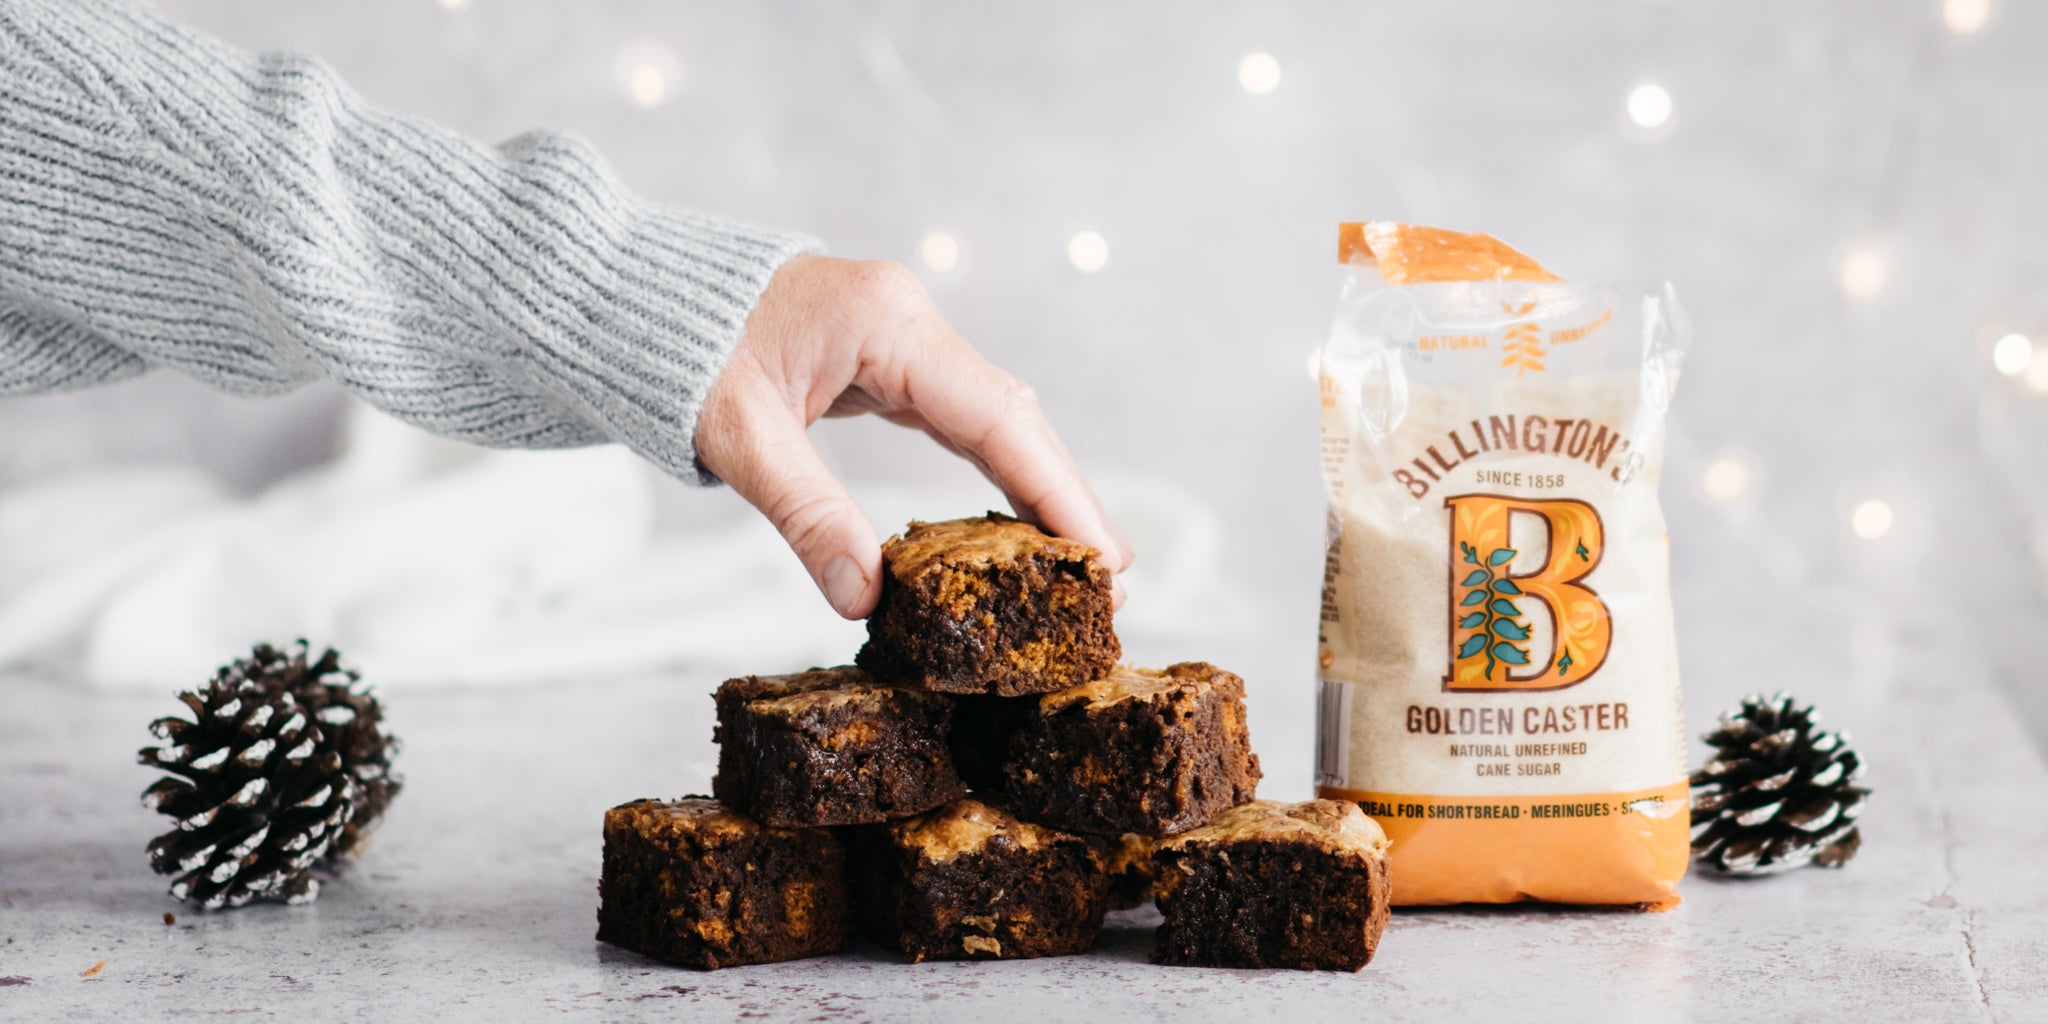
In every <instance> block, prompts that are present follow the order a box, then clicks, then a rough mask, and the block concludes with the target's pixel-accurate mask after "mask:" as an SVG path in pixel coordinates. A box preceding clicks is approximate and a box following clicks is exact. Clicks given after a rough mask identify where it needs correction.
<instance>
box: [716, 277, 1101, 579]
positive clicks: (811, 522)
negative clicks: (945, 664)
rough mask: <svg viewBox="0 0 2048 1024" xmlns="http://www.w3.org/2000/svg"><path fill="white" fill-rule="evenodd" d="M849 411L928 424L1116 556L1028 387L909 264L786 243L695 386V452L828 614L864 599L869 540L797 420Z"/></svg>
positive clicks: (1044, 517) (1044, 519)
mask: <svg viewBox="0 0 2048 1024" xmlns="http://www.w3.org/2000/svg"><path fill="white" fill-rule="evenodd" d="M861 413H873V414H875V415H878V416H880V417H882V418H883V419H886V420H888V421H889V422H891V423H895V424H898V425H900V426H906V427H915V428H917V429H919V430H922V431H924V432H925V433H926V434H929V435H931V437H932V439H933V440H935V441H937V442H938V443H940V444H941V445H944V446H945V447H946V448H947V449H949V450H951V451H952V452H953V453H954V454H956V455H959V456H960V457H961V458H964V459H966V460H968V461H969V462H972V463H973V464H974V465H975V466H976V468H978V469H980V470H981V473H982V475H983V476H985V477H987V478H988V479H989V481H990V482H991V483H993V484H995V485H996V486H997V487H999V488H1001V489H1002V491H1003V493H1004V494H1005V495H1007V496H1008V497H1009V499H1010V505H1011V507H1012V508H1013V509H1014V510H1015V511H1016V513H1017V515H1018V517H1020V518H1022V519H1025V520H1027V521H1029V522H1032V523H1035V524H1037V525H1039V526H1040V527H1043V528H1044V529H1046V530H1047V531H1048V532H1051V533H1054V534H1057V535H1059V536H1062V537H1067V538H1069V539H1072V540H1077V541H1080V542H1082V543H1084V544H1088V545H1090V546H1092V547H1094V548H1095V549H1097V550H1098V551H1101V552H1102V558H1103V561H1104V563H1105V564H1107V565H1108V566H1109V569H1110V571H1112V572H1121V571H1123V569H1124V568H1125V567H1126V566H1128V565H1129V564H1130V562H1131V547H1130V545H1129V544H1128V543H1126V542H1125V541H1124V539H1123V536H1122V535H1121V534H1119V533H1117V532H1116V530H1115V528H1114V527H1112V526H1110V524H1109V518H1108V517H1107V516H1106V515H1104V514H1103V511H1102V506H1101V504H1100V503H1099V502H1097V501H1096V499H1095V494H1094V492H1093V491H1091V490H1090V489H1089V487H1088V482H1087V481H1086V480H1084V479H1082V477H1081V471H1080V470H1079V469H1078V468H1076V467H1075V465H1074V458H1073V456H1072V455H1069V454H1068V453H1067V449H1066V446H1065V445H1063V444H1061V443H1060V439H1059V436H1058V435H1057V434H1055V433H1053V429H1052V425H1051V424H1049V423H1047V422H1046V420H1045V416H1044V414H1043V413H1042V412H1040V411H1039V408H1038V397H1037V395H1036V394H1034V393H1033V392H1032V390H1031V388H1030V387H1029V386H1027V385H1026V384H1024V383H1023V382H1022V381H1019V380H1018V379H1016V378H1015V377H1012V376H1010V375H1009V374H1007V373H1005V372H1003V371H1002V370H1000V369H998V368H996V367H995V366H993V365H991V364H990V363H989V362H988V361H987V360H985V359H983V358H982V357H981V356H980V355H978V354H977V353H976V352H975V351H974V348H973V346H971V345H969V344H968V343H967V341H966V339H964V338H962V337H960V335H959V334H957V333H955V332H954V330H953V328H952V326H951V325H949V324H948V323H946V319H945V317H943V316H940V315H939V311H938V309H937V308H936V307H935V306H934V305H933V304H932V300H931V298H930V296H928V295H926V294H925V291H924V288H923V286H921V285H920V284H918V281H917V278H916V277H915V276H913V275H912V274H911V272H910V271H908V270H906V269H904V268H903V267H901V266H898V265H897V264H894V263H886V262H880V261H859V260H844V259H834V258H831V257H825V256H798V257H796V258H795V259H792V260H790V261H789V262H788V263H786V264H784V265H783V267H782V269H781V270H779V271H777V272H776V274H775V277H774V279H773V280H771V281H769V282H768V288H767V290H766V291H765V292H763V293H762V295H761V301H760V303H759V304H758V305H757V306H755V307H754V312H753V313H752V315H750V316H749V317H748V318H747V325H746V329H745V331H744V332H743V333H742V334H741V335H740V340H739V343H738V345H737V346H735V347H734V349H733V352H732V357H731V359H730V360H729V361H728V362H727V363H726V366H725V369H724V371H723V372H722V373H720V374H719V377H718V380H717V381H716V382H714V383H713V384H712V386H711V391H710V393H709V394H708V395H706V396H705V399H704V407H703V410H702V411H701V412H700V413H699V414H698V417H697V458H698V461H700V462H702V463H703V464H704V467H705V468H706V469H708V470H710V471H711V472H712V473H713V474H715V475H717V476H718V478H719V479H721V480H724V481H725V482H726V483H728V484H730V485H732V489H733V490H735V491H737V492H739V494H740V496H741V497H743V498H745V499H747V501H748V502H750V503H752V504H753V506H754V507H755V508H757V509H760V510H761V513H762V514H763V515H766V516H767V517H768V519H769V521H770V522H772V523H774V524H775V528H776V529H777V530H779V531H781V533H782V537H783V539H784V540H786V541H788V542H789V546H790V548H791V549H792V550H794V551H795V552H796V555H797V557H798V558H799V559H802V560H803V563H804V568H806V569H808V570H810V573H811V579H812V580H813V581H815V582H816V583H817V584H818V589H819V590H820V591H823V592H824V594H825V599H826V600H827V601H829V602H831V604H832V607H833V608H834V609H836V610H837V611H838V612H839V614H841V615H843V616H845V617H847V618H849V619H858V618H862V617H864V616H866V615H867V614H868V613H869V612H871V611H873V610H874V607H875V602H876V600H877V599H879V598H880V597H881V592H882V591H881V582H882V550H881V544H880V542H879V540H878V539H877V537H876V534H875V528H874V526H873V525H872V524H870V523H869V522H868V518H867V515H866V513H863V512H862V511H861V509H860V506H859V505H858V504H855V502H854V500H853V496H852V495H851V494H849V493H847V490H846V485H844V484H842V483H840V482H839V479H838V478H837V477H835V476H833V475H832V471H831V470H830V469H828V468H826V466H825V463H824V460H823V459H821V458H819V456H818V451H817V449H816V448H814V447H812V446H811V442H810V438H809V437H808V436H806V435H805V433H804V432H805V430H806V429H808V428H809V427H810V425H811V424H813V423H815V422H817V421H818V418H819V417H821V416H855V415H859V414H861ZM1116 602H1117V603H1118V604H1122V603H1123V587H1122V585H1121V584H1118V585H1117V589H1116Z"/></svg>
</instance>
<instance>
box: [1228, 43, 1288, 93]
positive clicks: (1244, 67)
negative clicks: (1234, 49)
mask: <svg viewBox="0 0 2048 1024" xmlns="http://www.w3.org/2000/svg"><path fill="white" fill-rule="evenodd" d="M1237 84H1239V85H1242V86H1244V91H1246V92H1248V93H1251V94H1252V95H1254V96H1264V95H1266V94H1267V93H1269V92H1272V91H1273V90H1275V89H1278V88H1280V62H1279V61H1278V60H1276V59H1274V57H1273V55H1272V54H1270V53H1247V54H1245V55H1244V59H1243V60H1241V61H1238V62H1237Z"/></svg>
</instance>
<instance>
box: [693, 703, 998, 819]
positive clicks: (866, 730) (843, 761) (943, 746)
mask: <svg viewBox="0 0 2048 1024" xmlns="http://www.w3.org/2000/svg"><path fill="white" fill-rule="evenodd" d="M715 699H716V701H717V705H718V729H717V732H716V739H717V740H718V775H717V776H716V777H715V778H713V779H712V783H711V786H712V792H714V793H716V794H717V795H718V798H719V799H720V800H723V801H725V802H726V803H727V804H730V805H731V806H733V807H734V808H736V809H739V810H741V811H744V812H746V813H748V814H751V815H753V816H754V817H756V818H759V819H760V820H761V821H762V822H763V823H765V824H769V825H777V826H802V825H857V824H866V823H872V822H881V821H888V820H890V819H892V818H903V817H908V816H910V815H913V814H917V813H920V812H922V811H926V810H930V809H931V808H933V807H937V806H939V805H940V804H943V803H945V802H947V801H949V800H952V799H954V798H956V797H959V796H961V795H963V794H964V793H966V792H967V787H966V785H965V784H964V783H962V782H961V781H960V776H959V774H958V772H956V771H955V770H954V767H953V755H952V751H951V749H950V748H949V746H948V740H949V734H950V731H951V721H952V713H953V708H952V704H951V702H950V701H948V700H947V699H946V698H945V697H941V696H939V695H937V694H933V693H928V692H926V691H923V690H919V689H914V688H911V687H905V686H890V685H888V684H885V683H882V682H879V681H877V680H876V679H875V678H874V677H872V676H870V675H868V673H867V672H865V671H863V670H861V669H858V668H855V667H853V666H851V665H845V666H841V667H838V668H827V669H811V670H810V671H807V672H798V673H794V674H791V675H780V676H743V677H741V678H738V679H728V680H726V681H725V683H724V684H722V685H720V686H719V688H718V693H717V695H716V698H715Z"/></svg>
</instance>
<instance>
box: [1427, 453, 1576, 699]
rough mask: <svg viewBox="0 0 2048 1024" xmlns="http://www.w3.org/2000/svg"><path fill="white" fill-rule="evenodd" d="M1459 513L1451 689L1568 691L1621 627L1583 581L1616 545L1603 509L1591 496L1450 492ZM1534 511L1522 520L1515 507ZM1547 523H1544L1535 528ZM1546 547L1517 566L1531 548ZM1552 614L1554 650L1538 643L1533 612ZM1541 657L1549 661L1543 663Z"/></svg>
mask: <svg viewBox="0 0 2048 1024" xmlns="http://www.w3.org/2000/svg"><path fill="white" fill-rule="evenodd" d="M1444 506H1445V507H1446V508H1449V509H1450V511H1451V580H1450V582H1451V667H1450V670H1449V671H1448V672H1445V673H1444V689H1446V690H1465V691H1498V690H1561V689H1564V688H1565V687H1567V686H1575V685H1577V684H1579V683H1581V682H1584V681H1585V679H1586V677H1587V676H1590V675H1592V674H1593V673H1594V672H1595V671H1598V670H1599V668H1600V665H1601V664H1602V663H1603V662H1605V661H1606V660H1607V651H1608V648H1609V647H1610V646H1611V645H1612V644H1613V641H1614V624H1613V619H1612V617H1611V616H1610V615H1609V614H1608V610H1607V603H1606V602H1605V601H1602V600H1601V599H1600V595H1599V594H1596V593H1594V592H1593V588H1591V587H1588V586H1586V585H1585V583H1584V582H1583V581H1584V580H1585V578H1586V577H1587V576H1588V575H1590V574H1591V573H1592V572H1593V570H1594V569H1596V568H1598V567H1599V565H1600V557H1601V554H1602V552H1603V551H1604V550H1605V548H1606V537H1605V532H1606V531H1605V528H1604V527H1603V525H1602V524H1601V522H1600V514H1599V513H1598V512H1596V511H1594V510H1593V506H1591V505H1588V504H1586V503H1585V502H1583V501H1574V500H1571V499H1568V498H1561V499H1554V500H1549V501H1536V500H1529V499H1522V498H1510V497H1506V496H1504V495H1498V494H1465V495H1460V496H1458V497H1455V498H1446V499H1444ZM1517 512H1523V513H1529V515H1527V516H1524V517H1523V519H1522V524H1521V526H1520V527H1518V525H1517V523H1516V519H1515V516H1514V513H1517ZM1534 523H1540V524H1542V525H1541V528H1540V529H1534V530H1531V529H1528V528H1527V527H1528V526H1530V525H1533V524H1534ZM1539 542H1540V543H1541V544H1542V545H1543V547H1542V548H1541V549H1540V550H1542V551H1543V552H1544V555H1543V559H1542V563H1543V564H1542V565H1540V566H1538V567H1537V568H1536V570H1535V571H1534V572H1524V573H1519V574H1518V573H1515V572H1513V571H1512V570H1513V564H1512V563H1513V562H1514V561H1515V559H1516V557H1517V556H1518V555H1520V554H1521V553H1522V550H1523V549H1524V548H1526V549H1528V550H1531V551H1535V550H1539V549H1538V547H1537V544H1538V543H1539ZM1545 613H1547V614H1548V615H1549V616H1550V625H1551V629H1550V635H1551V644H1550V647H1551V649H1550V650H1549V651H1548V652H1542V651H1537V650H1533V649H1532V648H1534V647H1535V646H1536V644H1535V643H1534V642H1533V640H1532V638H1533V636H1534V630H1533V629H1532V628H1531V626H1532V622H1533V619H1532V614H1545ZM1539 658H1540V660H1538V659H1539Z"/></svg>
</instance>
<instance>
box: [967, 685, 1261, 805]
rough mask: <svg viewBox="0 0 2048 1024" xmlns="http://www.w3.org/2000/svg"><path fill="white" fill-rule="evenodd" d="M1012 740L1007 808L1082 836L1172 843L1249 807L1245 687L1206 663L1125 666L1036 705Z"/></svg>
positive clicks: (1251, 766) (1253, 776)
mask: <svg viewBox="0 0 2048 1024" xmlns="http://www.w3.org/2000/svg"><path fill="white" fill-rule="evenodd" d="M1022 719H1023V720H1022V723H1021V724H1020V725H1018V726H1017V728H1016V730H1015V732H1014V733H1013V734H1012V735H1011V736H1010V737H1009V739H1008V742H1007V748H1006V750H1007V756H1006V759H1005V761H1004V764H1003V771H1002V777H1003V779H1002V788H1003V793H1004V799H1005V800H1006V801H1008V803H1009V806H1010V807H1011V809H1012V810H1014V811H1016V813H1017V814H1019V815H1021V816H1023V817H1026V818H1029V819H1031V820H1033V821H1038V822H1043V823H1045V824H1048V825H1052V826H1054V827H1057V828H1063V829H1068V830H1071V831H1076V832H1089V833H1093V834H1096V835H1103V836H1120V835H1122V834H1124V833H1126V832H1135V833H1138V834H1140V835H1145V836H1154V837H1157V836H1169V835H1174V834H1176V833H1179V832H1183V831H1186V830H1187V829H1190V828H1193V827H1195V826H1197V825H1200V824H1202V823H1203V822H1206V821H1208V820H1209V819H1210V818H1212V817H1214V816H1215V815H1216V814H1218V813H1219V812H1221V811H1223V810H1225V809H1227V808H1230V807H1234V806H1236V805H1238V804H1240V803H1243V802H1245V801H1247V800H1250V799H1251V798H1252V797H1253V796H1254V795H1255V793H1256V791H1257V789H1258V783H1259V777H1260V771H1259V759H1258V757H1257V755H1254V754H1253V753H1252V751H1251V736H1250V733H1249V732H1248V731H1247V730H1246V727H1245V709H1244V680H1242V679H1240V678H1238V677H1237V676H1236V675H1234V674H1232V673H1230V672H1225V671H1224V670H1222V669H1220V668H1217V667H1216V666H1214V665H1211V664H1208V663H1207V662H1182V663H1180V664H1177V665H1170V666H1168V667H1166V668H1164V669H1148V668H1133V667H1128V666H1119V667H1117V668H1116V669H1115V670H1114V671H1112V672H1110V673H1109V674H1107V675H1106V676H1104V677H1103V678H1101V679H1098V680H1095V681H1093V682H1089V683H1085V684H1083V685H1080V686H1076V687H1072V688H1070V689H1066V690H1061V691H1059V692H1057V693H1049V694H1046V695H1044V696H1042V697H1040V698H1038V701H1037V704H1036V706H1035V708H1033V709H1030V710H1029V711H1028V712H1027V713H1026V714H1024V715H1023V716H1022Z"/></svg>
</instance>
